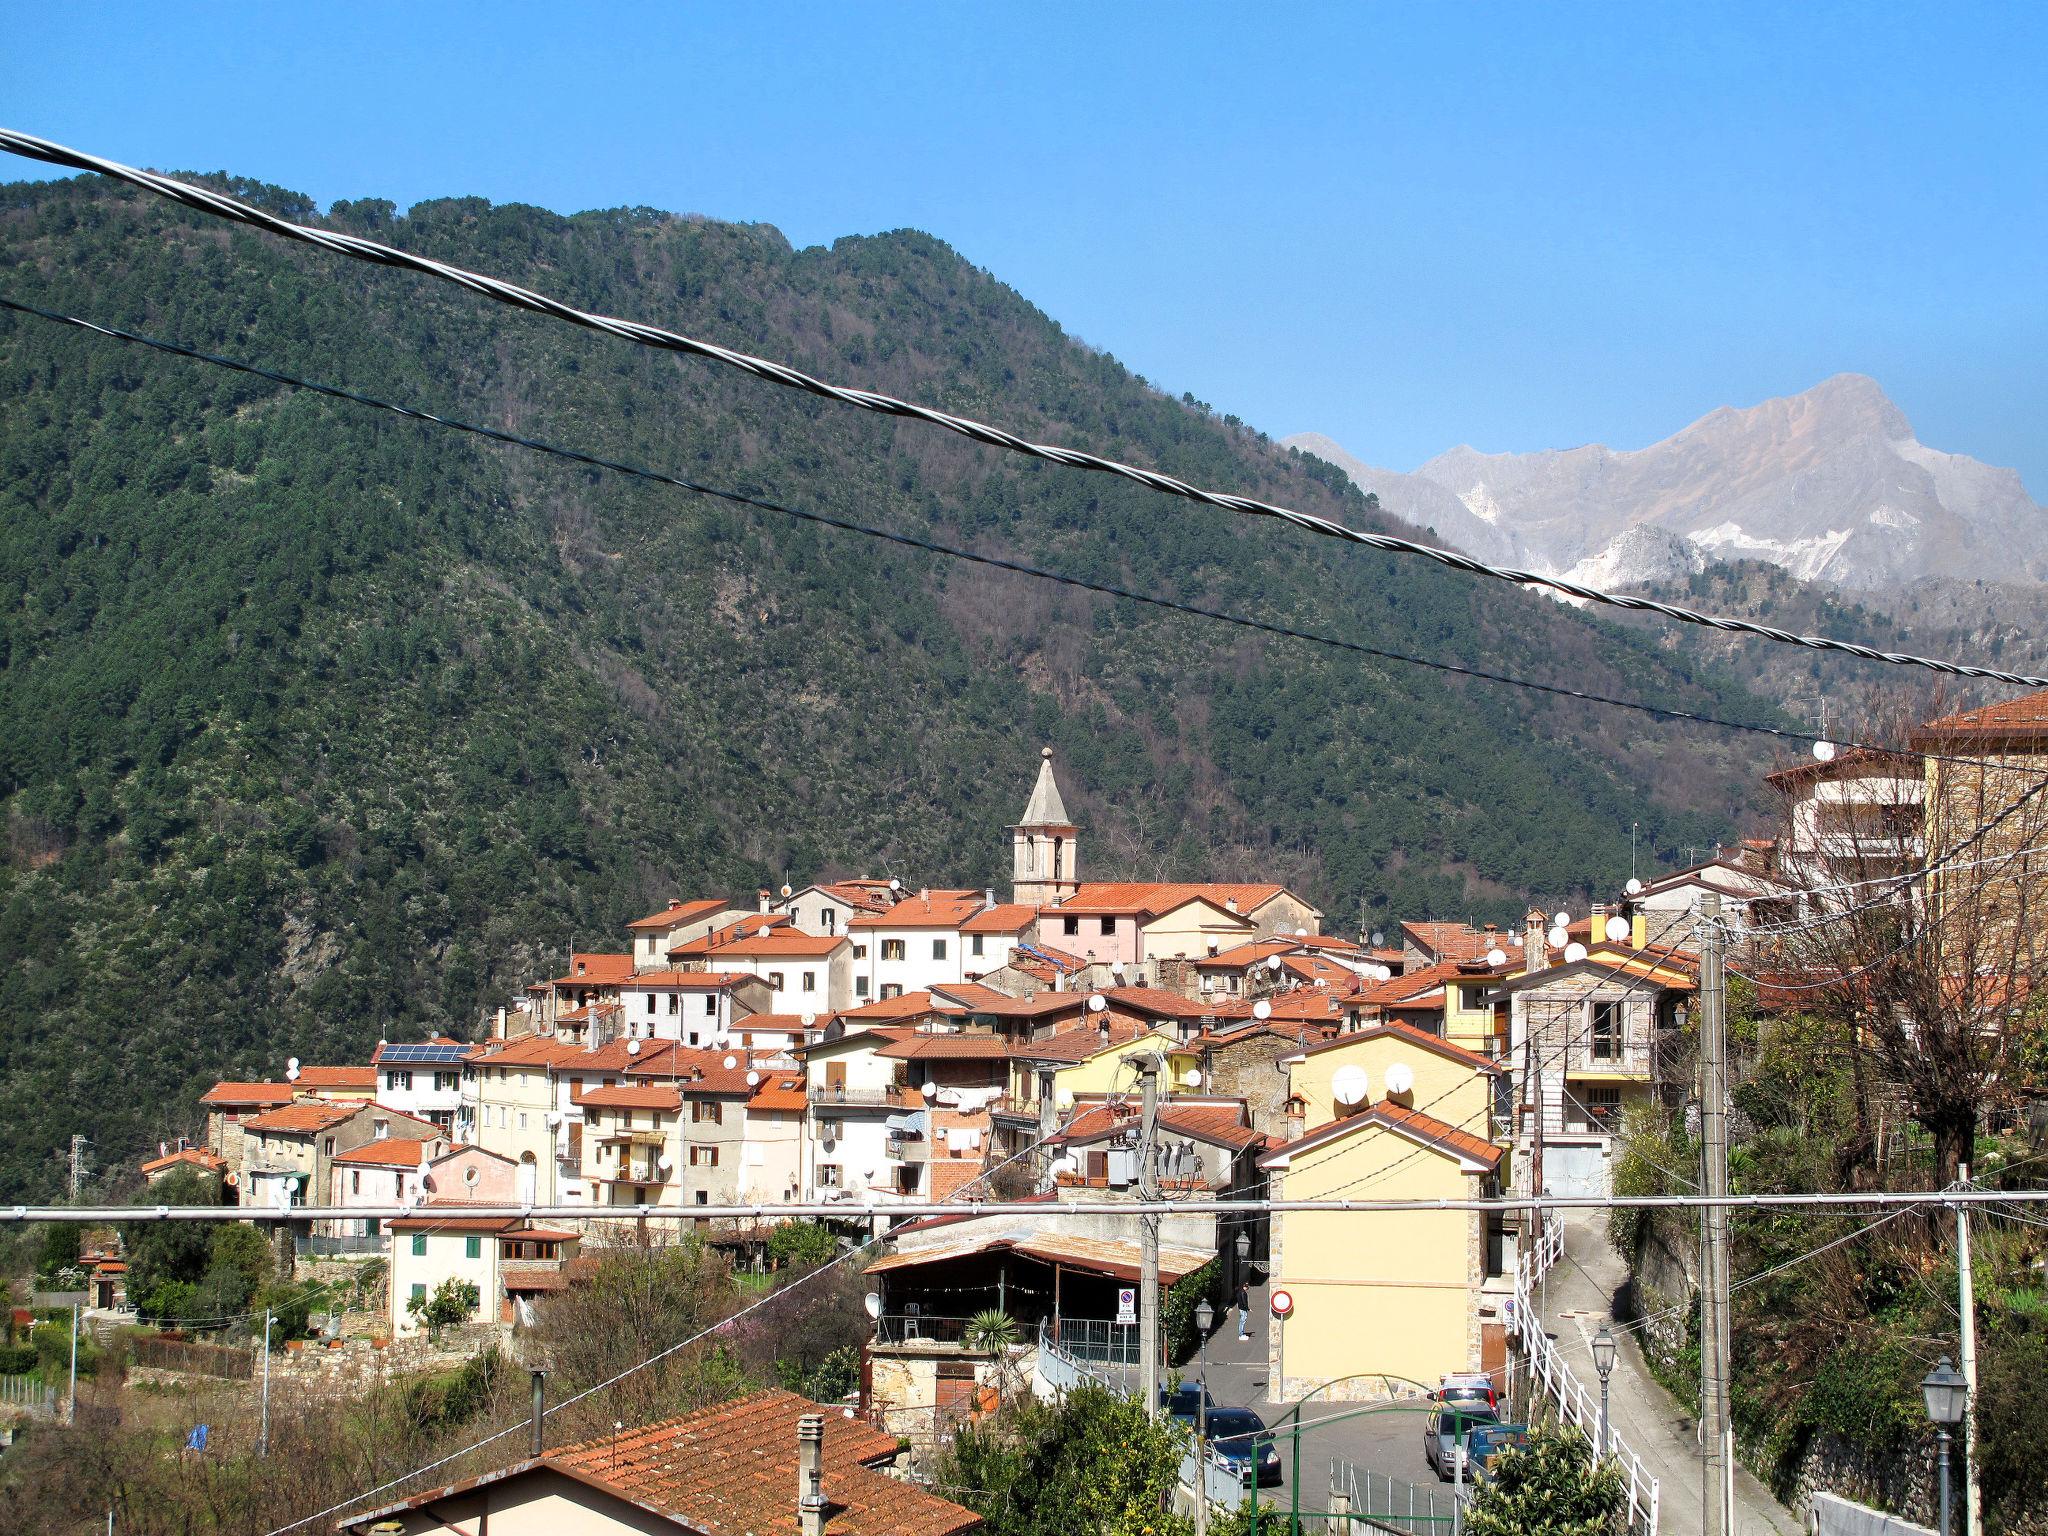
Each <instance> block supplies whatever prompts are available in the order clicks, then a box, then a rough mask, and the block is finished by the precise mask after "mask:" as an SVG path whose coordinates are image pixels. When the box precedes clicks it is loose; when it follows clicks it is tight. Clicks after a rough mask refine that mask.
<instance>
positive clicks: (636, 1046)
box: [626, 1040, 640, 1056]
mask: <svg viewBox="0 0 2048 1536" xmlns="http://www.w3.org/2000/svg"><path fill="white" fill-rule="evenodd" d="M626 1054H627V1055H628V1056H638V1055H639V1054H640V1042H639V1041H638V1040H628V1041H627V1042H626Z"/></svg>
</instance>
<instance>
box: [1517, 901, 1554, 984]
mask: <svg viewBox="0 0 2048 1536" xmlns="http://www.w3.org/2000/svg"><path fill="white" fill-rule="evenodd" d="M1523 921H1524V923H1525V924H1526V925H1527V926H1526V927H1524V928H1523V930H1522V964H1523V966H1524V967H1525V968H1526V969H1527V970H1529V971H1530V972H1532V973H1533V972H1536V971H1540V970H1542V969H1544V967H1546V966H1548V965H1549V964H1550V949H1549V946H1548V942H1547V941H1546V940H1545V939H1544V937H1543V934H1544V924H1545V923H1547V922H1548V921H1549V919H1548V918H1546V917H1545V916H1544V915H1543V914H1542V913H1541V912H1538V911H1537V910H1536V909H1535V908H1534V907H1531V908H1530V909H1529V915H1528V917H1526V918H1525V919H1523Z"/></svg>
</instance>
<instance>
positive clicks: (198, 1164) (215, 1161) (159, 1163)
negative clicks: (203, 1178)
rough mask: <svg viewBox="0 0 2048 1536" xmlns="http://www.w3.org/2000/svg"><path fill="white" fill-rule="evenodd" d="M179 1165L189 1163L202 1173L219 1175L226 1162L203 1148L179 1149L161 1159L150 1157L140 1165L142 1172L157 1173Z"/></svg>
mask: <svg viewBox="0 0 2048 1536" xmlns="http://www.w3.org/2000/svg"><path fill="white" fill-rule="evenodd" d="M180 1163H189V1164H191V1165H192V1166H193V1167H194V1168H197V1169H199V1170H200V1171H201V1172H203V1173H220V1172H222V1171H223V1170H224V1169H225V1168H226V1167H227V1165H228V1160H227V1159H226V1158H224V1157H221V1156H218V1155H216V1154H215V1153H212V1152H209V1151H207V1150H206V1149H205V1148H204V1147H180V1148H178V1150H177V1151H175V1152H171V1153H168V1154H166V1155H165V1156H163V1157H152V1158H151V1159H150V1160H149V1161H148V1162H146V1163H144V1164H143V1165H142V1171H143V1172H144V1173H158V1172H161V1171H162V1170H164V1169H166V1168H175V1167H177V1166H178V1165H179V1164H180Z"/></svg>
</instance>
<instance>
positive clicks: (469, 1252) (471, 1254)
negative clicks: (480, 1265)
mask: <svg viewBox="0 0 2048 1536" xmlns="http://www.w3.org/2000/svg"><path fill="white" fill-rule="evenodd" d="M462 1256H463V1257H464V1258H465V1259H480V1258H482V1257H483V1256H484V1240H483V1239H482V1238H480V1237H478V1236H477V1235H476V1234H475V1233H474V1232H472V1233H470V1234H469V1236H467V1237H465V1238H464V1239H463V1240H462Z"/></svg>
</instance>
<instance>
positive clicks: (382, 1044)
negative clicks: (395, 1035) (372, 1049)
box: [377, 1040, 391, 1051]
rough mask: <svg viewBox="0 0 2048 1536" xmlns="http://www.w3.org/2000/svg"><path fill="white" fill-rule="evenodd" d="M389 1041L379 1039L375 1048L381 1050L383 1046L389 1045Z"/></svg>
mask: <svg viewBox="0 0 2048 1536" xmlns="http://www.w3.org/2000/svg"><path fill="white" fill-rule="evenodd" d="M390 1043H391V1042H390V1041H389V1040H379V1041H378V1042H377V1049H378V1050H380V1051H381V1050H383V1049H384V1047H385V1046H387V1045H389V1044H390Z"/></svg>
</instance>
